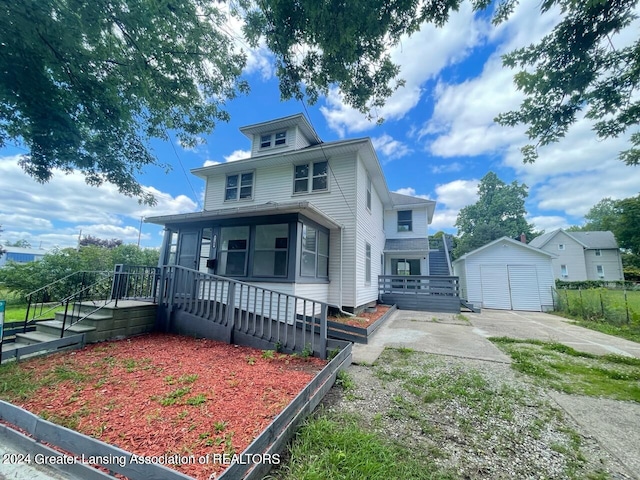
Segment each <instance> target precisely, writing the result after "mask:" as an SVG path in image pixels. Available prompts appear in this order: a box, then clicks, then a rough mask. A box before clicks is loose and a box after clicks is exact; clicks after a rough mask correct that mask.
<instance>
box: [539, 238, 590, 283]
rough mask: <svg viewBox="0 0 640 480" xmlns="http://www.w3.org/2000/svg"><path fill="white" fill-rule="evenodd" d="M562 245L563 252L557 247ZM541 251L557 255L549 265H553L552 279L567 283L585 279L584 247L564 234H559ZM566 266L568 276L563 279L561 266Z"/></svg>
mask: <svg viewBox="0 0 640 480" xmlns="http://www.w3.org/2000/svg"><path fill="white" fill-rule="evenodd" d="M561 244H562V245H564V250H560V249H559V245H561ZM542 250H545V251H547V252H549V253H553V254H554V255H557V256H558V257H557V258H554V259H553V260H552V261H551V263H552V265H553V275H554V278H559V279H560V280H564V281H567V282H572V281H576V280H586V279H587V269H586V265H585V261H584V247H583V246H582V245H580V244H579V243H578V242H576V241H575V240H574V239H573V238H571V237H569V236H568V235H566V234H565V233H564V232H559V233H558V234H557V235H556V236H554V237H553V238H552V239H551V240H550V241H549V243H547V244H546V245H545V246H544V247H542ZM562 265H566V266H567V271H568V275H567V276H566V277H563V276H562V274H561V266H562Z"/></svg>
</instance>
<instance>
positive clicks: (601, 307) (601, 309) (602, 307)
mask: <svg viewBox="0 0 640 480" xmlns="http://www.w3.org/2000/svg"><path fill="white" fill-rule="evenodd" d="M599 293H600V311H601V312H602V319H603V320H605V317H604V303H603V302H602V292H599Z"/></svg>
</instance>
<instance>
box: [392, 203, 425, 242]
mask: <svg viewBox="0 0 640 480" xmlns="http://www.w3.org/2000/svg"><path fill="white" fill-rule="evenodd" d="M398 210H411V211H412V212H413V214H412V220H413V231H411V232H399V231H398ZM427 218H428V215H427V208H426V207H425V208H409V207H407V208H397V209H396V210H385V211H384V233H385V235H386V236H387V238H425V237H426V236H427V235H428V231H429V224H428V221H427Z"/></svg>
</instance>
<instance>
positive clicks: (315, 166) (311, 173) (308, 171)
mask: <svg viewBox="0 0 640 480" xmlns="http://www.w3.org/2000/svg"><path fill="white" fill-rule="evenodd" d="M327 171H328V164H327V162H326V161H324V162H315V163H309V164H306V163H305V164H304V165H296V166H295V168H294V180H293V193H309V187H310V186H311V192H321V191H325V190H327V189H328V185H329V183H328V176H327Z"/></svg>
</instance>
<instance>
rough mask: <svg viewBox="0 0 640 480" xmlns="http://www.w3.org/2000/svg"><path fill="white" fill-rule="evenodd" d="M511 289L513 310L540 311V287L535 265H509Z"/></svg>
mask: <svg viewBox="0 0 640 480" xmlns="http://www.w3.org/2000/svg"><path fill="white" fill-rule="evenodd" d="M507 268H508V270H509V290H510V292H511V309H512V310H529V311H535V312H539V311H540V310H542V308H541V306H540V289H539V288H538V274H537V271H536V267H535V265H509V266H508V267H507Z"/></svg>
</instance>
